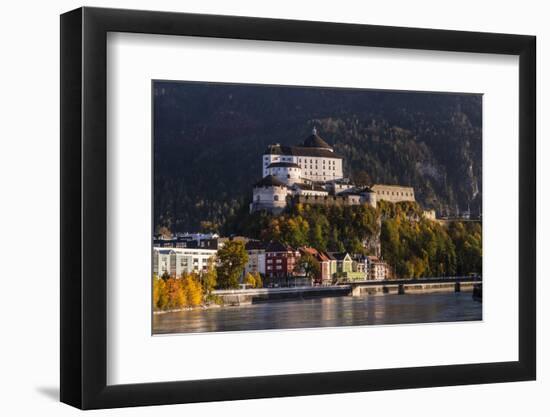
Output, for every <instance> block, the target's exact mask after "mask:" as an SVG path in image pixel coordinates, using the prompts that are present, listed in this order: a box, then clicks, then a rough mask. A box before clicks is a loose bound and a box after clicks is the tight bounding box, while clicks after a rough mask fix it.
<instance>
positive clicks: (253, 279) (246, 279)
mask: <svg viewBox="0 0 550 417" xmlns="http://www.w3.org/2000/svg"><path fill="white" fill-rule="evenodd" d="M244 283H245V284H246V285H250V287H251V288H256V277H255V276H254V275H252V274H251V273H250V272H248V273H247V274H246V276H245V277H244Z"/></svg>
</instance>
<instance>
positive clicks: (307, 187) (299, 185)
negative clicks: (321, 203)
mask: <svg viewBox="0 0 550 417" xmlns="http://www.w3.org/2000/svg"><path fill="white" fill-rule="evenodd" d="M294 186H295V187H297V188H299V189H301V190H311V191H325V192H326V191H327V190H326V189H325V187H323V186H321V185H319V184H314V183H311V184H304V183H298V182H295V183H294Z"/></svg>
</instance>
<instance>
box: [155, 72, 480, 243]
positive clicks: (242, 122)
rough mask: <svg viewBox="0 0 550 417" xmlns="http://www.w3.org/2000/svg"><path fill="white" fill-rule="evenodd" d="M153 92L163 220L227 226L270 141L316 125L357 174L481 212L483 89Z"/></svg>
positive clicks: (190, 86)
mask: <svg viewBox="0 0 550 417" xmlns="http://www.w3.org/2000/svg"><path fill="white" fill-rule="evenodd" d="M153 98H154V106H153V107H154V163H155V166H154V220H155V225H156V226H157V227H159V226H167V227H169V228H170V229H172V231H196V230H199V228H200V225H201V222H205V221H208V222H211V223H214V224H215V225H218V226H220V227H222V229H223V226H224V224H225V223H226V220H227V219H228V218H229V217H231V216H234V215H235V214H236V213H238V212H239V211H241V210H245V209H246V207H247V206H248V203H249V202H250V196H251V185H252V184H253V183H254V182H256V181H258V180H259V179H260V177H261V172H262V171H261V155H262V154H263V151H264V150H265V148H266V147H267V145H269V144H272V143H280V144H282V145H295V144H297V143H299V142H300V141H302V140H303V139H304V138H305V137H306V136H307V135H308V134H310V132H311V129H312V127H314V126H315V127H316V128H317V130H318V132H319V135H320V136H321V137H323V138H324V139H325V140H326V141H327V142H328V143H329V144H331V145H332V146H334V149H335V152H337V153H339V154H340V155H342V156H343V157H344V173H345V175H346V176H349V177H351V178H352V179H353V180H354V181H355V182H357V183H360V184H367V185H368V184H372V183H385V184H401V185H409V186H413V187H414V188H415V192H416V198H417V200H418V201H419V203H420V204H421V205H422V206H423V207H425V208H434V209H436V211H437V212H438V214H440V215H441V214H454V213H455V212H456V210H457V209H458V210H460V211H463V210H466V209H467V208H468V207H469V208H470V210H471V212H472V213H473V214H478V213H480V212H481V195H482V183H481V178H482V176H481V172H482V167H481V161H482V126H481V121H482V113H481V111H482V106H481V104H482V97H481V95H474V94H444V93H404V92H388V91H378V90H372V91H369V90H348V89H317V88H301V87H300V88H298V87H274V86H250V85H237V84H235V85H232V84H207V83H185V82H181V83H179V82H155V85H154V89H153ZM224 232H227V233H230V232H231V230H224Z"/></svg>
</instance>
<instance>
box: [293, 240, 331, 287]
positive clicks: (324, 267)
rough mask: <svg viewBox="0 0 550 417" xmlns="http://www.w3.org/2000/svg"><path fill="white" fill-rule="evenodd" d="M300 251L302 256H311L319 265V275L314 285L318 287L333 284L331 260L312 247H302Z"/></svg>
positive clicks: (315, 278)
mask: <svg viewBox="0 0 550 417" xmlns="http://www.w3.org/2000/svg"><path fill="white" fill-rule="evenodd" d="M299 251H300V255H301V256H305V255H310V256H312V257H313V258H314V259H315V260H316V261H317V262H318V263H319V273H318V274H316V276H315V277H314V279H313V281H314V282H313V283H314V284H317V285H330V284H332V274H331V271H330V262H331V260H330V258H329V257H328V255H327V254H325V253H323V252H321V251H318V250H317V249H315V248H310V247H302V248H300V249H299Z"/></svg>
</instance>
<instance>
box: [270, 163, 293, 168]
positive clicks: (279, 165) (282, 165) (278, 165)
mask: <svg viewBox="0 0 550 417" xmlns="http://www.w3.org/2000/svg"><path fill="white" fill-rule="evenodd" d="M267 167H268V168H300V165H298V164H295V163H294V162H273V163H272V164H269V165H268V166H267Z"/></svg>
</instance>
